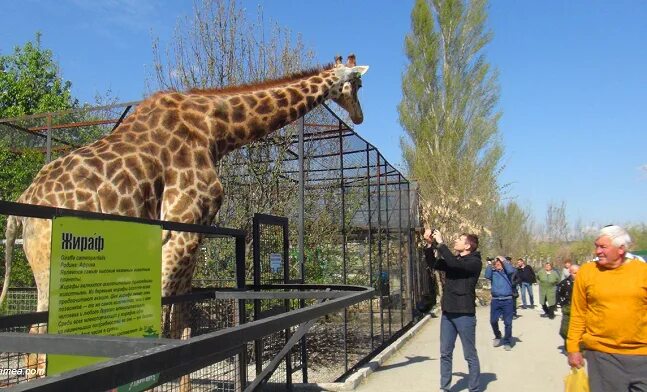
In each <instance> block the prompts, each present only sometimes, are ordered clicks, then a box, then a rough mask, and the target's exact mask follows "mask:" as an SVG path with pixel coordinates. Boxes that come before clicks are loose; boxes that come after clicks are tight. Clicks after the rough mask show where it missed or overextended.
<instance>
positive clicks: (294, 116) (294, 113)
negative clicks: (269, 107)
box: [290, 108, 299, 121]
mask: <svg viewBox="0 0 647 392" xmlns="http://www.w3.org/2000/svg"><path fill="white" fill-rule="evenodd" d="M297 118H299V112H297V109H296V108H290V120H293V121H294V120H296V119H297Z"/></svg>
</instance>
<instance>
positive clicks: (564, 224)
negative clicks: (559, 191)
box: [546, 202, 568, 243]
mask: <svg viewBox="0 0 647 392" xmlns="http://www.w3.org/2000/svg"><path fill="white" fill-rule="evenodd" d="M546 237H547V239H548V241H551V242H557V243H566V242H568V221H567V220H566V202H562V203H561V204H560V205H557V204H555V203H550V204H549V205H548V209H547V210H546Z"/></svg>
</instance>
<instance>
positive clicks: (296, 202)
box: [0, 102, 426, 383]
mask: <svg viewBox="0 0 647 392" xmlns="http://www.w3.org/2000/svg"><path fill="white" fill-rule="evenodd" d="M136 105H137V103H136V102H130V103H125V104H116V105H110V106H105V107H98V108H85V109H82V110H74V111H64V112H58V113H49V114H44V115H34V116H27V117H23V118H19V119H9V120H0V145H3V146H5V147H4V148H7V149H8V150H9V151H10V152H11V153H13V154H24V153H25V151H26V148H30V149H31V150H32V151H37V152H38V154H41V156H42V157H44V159H43V160H44V161H47V160H49V159H53V158H55V157H57V156H59V155H63V154H65V153H66V152H67V151H69V150H70V149H71V148H74V147H78V146H81V145H84V144H87V143H90V142H91V141H93V140H94V139H96V138H98V137H100V136H102V135H105V134H106V133H109V132H111V131H112V130H113V129H115V128H116V127H117V126H118V124H119V123H120V122H121V121H122V120H123V119H124V118H125V117H126V116H127V115H128V113H130V112H132V111H133V110H134V108H135V107H136ZM376 131H377V130H376ZM220 175H221V181H222V183H223V187H224V189H225V201H224V203H223V206H222V208H221V210H220V212H219V213H218V215H217V217H216V222H215V225H217V226H225V227H232V228H236V229H242V230H244V231H245V232H247V233H248V235H247V239H246V245H247V249H246V255H247V260H246V268H245V271H246V276H245V280H246V282H247V284H249V285H252V286H253V285H254V284H256V285H258V284H266V283H274V282H277V281H281V282H283V283H285V282H287V283H306V284H329V285H330V284H332V285H338V284H342V285H343V284H349V285H358V286H369V287H373V288H375V289H376V291H377V293H378V294H377V295H376V296H375V297H374V298H372V299H371V300H366V301H362V302H360V303H358V304H356V305H353V306H351V307H348V308H345V310H344V311H340V312H336V313H333V314H328V315H326V316H325V317H322V318H321V319H320V320H319V321H318V323H317V324H316V325H314V326H313V327H312V329H311V330H310V332H309V333H308V335H307V337H306V339H305V341H304V343H303V346H302V347H300V348H299V350H298V351H299V352H300V353H302V354H301V355H302V357H299V358H298V360H299V361H300V362H299V364H296V363H295V366H294V367H293V372H294V374H293V376H294V377H293V380H294V382H310V383H312V382H331V381H335V380H339V379H343V378H344V377H345V376H346V375H347V374H349V373H350V372H351V371H352V370H353V369H355V368H356V367H357V366H360V365H361V364H363V363H364V362H366V361H367V360H368V359H369V358H370V356H371V354H373V353H376V352H377V351H378V350H379V349H380V348H382V347H383V346H385V345H386V344H388V343H389V342H390V341H392V340H393V339H395V338H396V337H397V336H399V335H400V334H401V333H402V332H403V331H404V330H406V329H407V328H408V327H409V326H410V325H411V324H412V322H413V315H414V304H415V303H416V302H417V301H418V299H419V298H420V297H421V296H422V295H423V294H424V293H423V292H422V291H423V290H424V289H425V288H426V286H425V285H424V284H422V283H421V282H424V281H425V279H424V275H425V274H426V271H425V269H424V266H422V265H421V261H420V260H419V259H418V256H417V254H418V252H417V250H416V249H415V245H414V227H415V226H416V223H417V220H416V214H417V205H416V197H415V190H414V189H413V187H412V186H411V184H410V183H409V181H408V180H407V179H406V178H405V177H404V176H403V175H402V174H401V173H400V172H399V171H398V170H397V169H396V168H394V167H393V166H392V165H391V164H390V163H389V162H387V161H386V159H385V158H384V157H383V156H382V154H381V153H380V152H379V151H378V150H377V149H376V148H375V147H374V146H373V145H371V144H370V143H368V142H367V141H366V140H365V139H364V138H362V137H361V136H359V135H358V134H357V133H355V132H354V131H353V129H352V128H350V127H349V126H348V125H347V124H346V122H345V121H344V120H343V119H342V118H340V117H339V116H338V115H337V114H336V113H335V111H334V110H332V109H331V108H329V107H328V106H326V105H324V104H322V105H320V106H318V107H317V108H315V109H314V110H313V111H311V112H309V113H308V114H306V115H305V116H304V117H303V118H301V119H299V120H297V121H296V122H294V123H292V124H289V125H288V126H286V127H284V128H283V129H281V130H280V131H278V132H276V133H275V134H273V135H270V136H269V137H267V138H265V139H264V140H262V141H260V142H257V143H254V144H252V145H250V146H247V147H245V148H242V149H240V150H237V151H233V152H231V153H229V154H228V155H227V156H225V157H224V158H223V159H222V160H221V162H220ZM256 213H263V214H270V215H274V216H283V217H286V218H287V222H289V223H288V230H287V232H286V233H285V237H286V238H282V239H281V241H283V240H285V241H287V243H288V244H289V251H288V255H287V259H288V261H289V262H288V263H286V264H285V267H284V268H282V269H277V268H272V265H271V264H269V263H268V264H267V265H266V266H265V267H260V268H264V270H263V271H258V270H255V268H254V262H253V258H252V256H253V252H252V251H251V250H252V247H253V238H252V236H251V233H252V225H253V219H252V217H253V215H254V214H256ZM2 229H3V228H2ZM267 230H274V229H272V228H268V229H267ZM2 232H4V229H3V230H2ZM214 249H215V248H214V246H210V245H209V244H208V243H206V244H203V249H202V250H203V252H204V256H203V257H201V259H200V263H199V265H198V267H197V268H198V269H197V271H196V274H195V276H194V286H209V287H213V286H216V287H217V286H226V285H227V282H228V281H229V282H230V281H231V277H230V276H229V277H228V275H227V274H230V266H229V265H228V264H227V258H226V257H223V256H220V255H219V252H217V251H216V250H214ZM264 257H265V256H264ZM255 273H258V274H259V275H258V279H255ZM311 303H312V302H310V303H309V302H308V301H307V300H302V305H308V304H311ZM294 306H296V305H294ZM262 307H263V305H261V308H262ZM261 311H262V309H261ZM250 318H253V317H252V316H251V315H250ZM296 357H297V356H296V355H295V358H296ZM295 361H296V359H295ZM252 372H253V370H252Z"/></svg>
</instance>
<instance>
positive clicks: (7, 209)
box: [0, 200, 245, 237]
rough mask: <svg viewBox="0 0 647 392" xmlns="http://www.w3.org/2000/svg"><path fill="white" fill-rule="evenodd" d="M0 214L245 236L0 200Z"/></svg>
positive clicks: (237, 232) (240, 232) (224, 230)
mask: <svg viewBox="0 0 647 392" xmlns="http://www.w3.org/2000/svg"><path fill="white" fill-rule="evenodd" d="M0 214H4V215H15V216H27V217H31V218H41V219H51V218H53V217H55V216H78V217H81V218H90V219H109V220H115V221H122V222H137V223H145V224H150V225H160V226H162V228H163V229H164V230H174V231H187V232H194V233H202V234H210V235H213V236H226V237H237V236H245V231H244V230H237V229H229V228H224V227H215V226H203V225H195V224H190V223H180V222H169V221H162V220H157V219H145V218H136V217H132V216H124V215H113V214H103V213H100V212H90V211H77V210H71V209H68V208H55V207H46V206H39V205H35V204H24V203H16V202H11V201H4V200H0Z"/></svg>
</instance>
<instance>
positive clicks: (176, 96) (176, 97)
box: [169, 93, 184, 102]
mask: <svg viewBox="0 0 647 392" xmlns="http://www.w3.org/2000/svg"><path fill="white" fill-rule="evenodd" d="M169 97H171V99H173V100H175V101H180V102H181V101H184V96H183V95H182V94H180V93H171V94H169Z"/></svg>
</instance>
